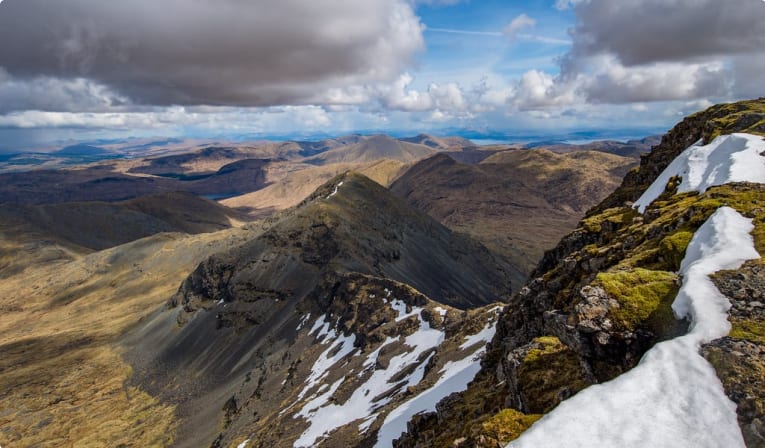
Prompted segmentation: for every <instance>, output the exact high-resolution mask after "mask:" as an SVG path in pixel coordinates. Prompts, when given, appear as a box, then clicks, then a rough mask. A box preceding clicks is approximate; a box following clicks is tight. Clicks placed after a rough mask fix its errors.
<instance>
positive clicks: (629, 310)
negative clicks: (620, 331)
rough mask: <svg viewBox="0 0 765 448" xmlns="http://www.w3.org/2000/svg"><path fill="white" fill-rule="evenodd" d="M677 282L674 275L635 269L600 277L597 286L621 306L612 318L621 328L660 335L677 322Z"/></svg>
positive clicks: (612, 311)
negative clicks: (647, 331)
mask: <svg viewBox="0 0 765 448" xmlns="http://www.w3.org/2000/svg"><path fill="white" fill-rule="evenodd" d="M678 281H679V279H678V276H677V274H675V273H673V272H667V271H652V270H649V269H642V268H635V269H632V270H629V271H615V272H602V273H599V274H598V275H597V277H596V280H595V283H596V284H598V285H600V286H602V287H603V289H604V290H605V291H606V293H607V294H608V295H609V297H612V298H614V299H615V300H616V301H617V302H619V305H620V306H619V307H615V308H613V309H611V313H610V314H611V316H612V318H613V319H614V320H615V321H616V322H617V323H618V325H620V326H621V327H622V328H624V329H626V330H633V331H634V330H636V329H638V328H639V327H641V326H645V327H648V328H650V329H652V330H654V331H657V332H661V331H662V330H665V329H666V328H667V327H670V328H671V327H672V326H673V325H674V321H675V320H676V319H675V318H674V315H673V314H672V310H671V306H672V302H673V301H674V300H675V296H676V295H677V291H678V289H679V286H678Z"/></svg>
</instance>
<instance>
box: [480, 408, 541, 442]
mask: <svg viewBox="0 0 765 448" xmlns="http://www.w3.org/2000/svg"><path fill="white" fill-rule="evenodd" d="M541 417H542V416H541V415H539V414H524V413H523V412H519V411H516V410H515V409H503V410H501V411H500V412H498V413H497V414H495V415H493V416H492V417H491V418H489V419H488V420H486V421H485V422H483V423H481V434H480V435H482V436H484V437H486V438H488V439H490V440H492V441H494V440H496V441H497V442H498V443H499V444H500V445H501V446H504V445H506V444H507V443H508V442H510V441H512V440H515V439H517V438H518V436H520V435H521V433H522V432H523V431H525V430H527V429H528V428H529V427H530V426H531V425H533V424H534V423H535V422H536V421H537V420H539V419H540V418H541Z"/></svg>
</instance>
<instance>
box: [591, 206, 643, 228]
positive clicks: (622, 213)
mask: <svg viewBox="0 0 765 448" xmlns="http://www.w3.org/2000/svg"><path fill="white" fill-rule="evenodd" d="M637 215H638V212H637V211H635V210H634V209H633V208H631V207H616V208H609V209H606V210H603V212H601V213H598V214H597V215H593V216H588V217H587V218H585V219H584V220H582V223H581V226H582V228H584V229H585V230H587V231H588V232H593V233H597V232H600V231H601V230H602V228H603V224H604V223H606V222H609V223H612V224H616V225H618V226H622V225H624V224H627V223H630V222H632V219H633V218H634V217H635V216H637Z"/></svg>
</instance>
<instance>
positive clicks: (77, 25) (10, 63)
mask: <svg viewBox="0 0 765 448" xmlns="http://www.w3.org/2000/svg"><path fill="white" fill-rule="evenodd" d="M411 8H412V7H411V5H410V4H409V3H408V2H406V1H405V0H367V1H363V2H362V1H357V0H322V1H303V0H250V1H247V0H215V1H213V0H131V1H125V2H112V1H104V0H57V1H49V0H5V1H3V3H2V5H1V6H0V69H3V70H5V72H6V75H5V77H6V81H5V83H6V89H7V84H8V83H9V82H15V83H17V84H18V85H19V86H21V85H22V84H24V83H25V82H26V83H37V84H35V85H37V86H40V85H44V84H45V83H52V84H55V83H56V82H63V83H64V84H67V83H68V84H72V85H74V87H73V88H74V90H77V86H79V87H83V85H85V84H89V85H90V86H89V87H88V86H87V85H85V87H87V89H91V90H93V89H96V90H99V89H101V90H100V91H99V92H98V94H99V95H98V98H96V99H95V100H93V101H94V102H95V103H96V106H98V104H101V103H103V102H104V101H105V102H107V103H109V104H111V102H113V101H114V98H118V99H119V98H124V99H127V100H128V101H132V102H134V103H143V104H153V105H170V104H182V105H193V104H208V105H241V106H268V105H274V104H301V103H306V102H310V101H316V100H317V98H319V99H320V98H321V95H322V92H324V91H326V90H327V89H330V88H333V87H343V86H345V85H347V84H360V83H366V82H376V81H388V80H391V79H394V78H395V77H396V76H397V75H398V74H399V73H400V71H401V70H402V69H403V68H404V67H405V66H406V65H407V64H409V63H410V59H411V56H412V55H413V53H414V52H416V51H418V50H419V49H421V48H422V46H423V41H422V36H421V28H420V23H419V20H418V19H417V18H416V17H415V16H414V14H413V12H412V9H411ZM0 75H2V72H1V71H0ZM8 79H10V80H11V81H8ZM83 80H86V81H83ZM83 82H84V83H85V84H83ZM2 83H3V81H2V80H1V79H0V84H2ZM68 84H67V85H68ZM93 85H95V86H103V87H105V88H106V90H110V91H111V92H104V91H103V90H104V89H102V88H101V87H93ZM19 88H25V89H34V85H33V86H31V87H30V86H29V85H26V86H23V87H19ZM87 89H86V90H87ZM0 93H2V91H1V90H0ZM71 93H72V96H73V97H74V102H78V100H77V97H78V95H80V94H81V93H79V92H75V91H72V92H71ZM85 93H86V94H87V92H85ZM6 95H10V93H8V92H6ZM20 95H21V94H17V95H16V97H15V101H16V102H17V103H19V104H18V107H17V108H16V110H20V109H23V108H24V107H29V106H30V105H24V104H22V103H23V101H22V100H21V99H20ZM104 98H106V99H104ZM38 101H40V100H38ZM66 102H67V100H66V98H62V100H61V101H60V103H61V104H66ZM50 108H51V109H55V107H54V106H51V107H50ZM62 108H66V106H62ZM5 109H6V111H7V106H6V107H5Z"/></svg>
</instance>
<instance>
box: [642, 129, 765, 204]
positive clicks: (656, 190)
mask: <svg viewBox="0 0 765 448" xmlns="http://www.w3.org/2000/svg"><path fill="white" fill-rule="evenodd" d="M763 151H765V140H763V138H762V137H761V136H758V135H752V134H744V133H739V134H730V135H721V136H719V137H717V138H716V139H714V140H713V141H712V142H711V143H710V144H708V145H703V144H702V142H701V141H699V142H696V143H694V144H693V145H692V146H690V147H689V148H688V149H686V150H685V151H683V152H682V153H681V154H680V155H679V156H677V157H676V158H675V160H673V161H672V163H670V164H669V166H668V167H667V168H666V169H665V170H664V171H663V172H662V173H661V174H660V175H659V177H658V178H657V179H656V180H655V181H654V182H653V183H652V184H651V186H650V187H648V189H647V190H646V191H645V193H643V195H642V196H640V198H639V199H638V200H637V201H635V204H634V207H636V208H637V209H638V211H640V213H643V212H645V209H646V207H648V206H649V205H650V204H651V202H653V201H654V200H655V199H656V198H658V197H659V196H660V195H661V194H662V193H663V192H664V190H665V189H666V186H667V183H668V182H669V180H670V179H671V178H672V177H674V176H681V177H682V179H683V180H682V183H681V184H680V185H679V186H678V188H677V192H678V193H684V192H688V191H698V192H699V193H703V192H705V191H706V190H707V189H708V188H710V187H714V186H717V185H724V184H727V183H730V182H757V183H765V157H763V156H762V155H761V153H763Z"/></svg>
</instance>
